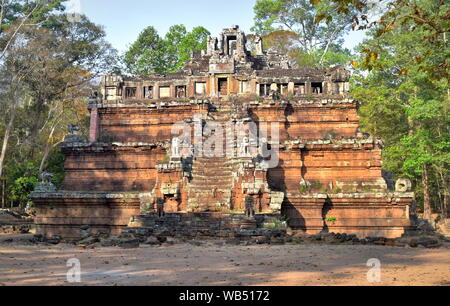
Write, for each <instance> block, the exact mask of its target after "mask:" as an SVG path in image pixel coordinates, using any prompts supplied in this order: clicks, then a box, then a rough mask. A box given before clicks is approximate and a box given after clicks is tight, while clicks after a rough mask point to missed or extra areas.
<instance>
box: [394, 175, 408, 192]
mask: <svg viewBox="0 0 450 306" xmlns="http://www.w3.org/2000/svg"><path fill="white" fill-rule="evenodd" d="M411 188H412V183H411V181H410V180H409V179H406V178H402V179H398V180H397V182H396V183H395V191H396V192H409V191H411Z"/></svg>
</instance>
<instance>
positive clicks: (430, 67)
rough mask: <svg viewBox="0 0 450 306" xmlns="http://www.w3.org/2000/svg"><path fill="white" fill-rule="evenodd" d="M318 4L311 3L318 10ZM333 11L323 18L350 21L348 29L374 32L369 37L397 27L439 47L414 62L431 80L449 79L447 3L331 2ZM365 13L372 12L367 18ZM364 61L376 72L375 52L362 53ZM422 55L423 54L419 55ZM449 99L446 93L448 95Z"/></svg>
mask: <svg viewBox="0 0 450 306" xmlns="http://www.w3.org/2000/svg"><path fill="white" fill-rule="evenodd" d="M320 2H321V1H320V0H311V3H314V4H315V5H316V6H318V7H319V6H320ZM333 2H334V3H335V5H336V10H335V11H334V12H333V13H331V12H325V14H324V18H327V19H332V20H333V19H335V18H336V15H341V16H345V17H348V18H351V20H352V28H353V29H357V30H366V29H374V31H373V32H372V34H371V35H372V36H373V37H374V38H380V39H382V37H383V36H384V35H387V34H389V33H390V32H391V31H395V30H396V29H398V28H399V27H404V26H408V30H409V31H410V32H415V33H417V37H418V38H419V39H420V40H421V41H422V42H423V44H429V45H436V46H440V47H437V48H430V49H424V50H420V52H419V53H416V54H414V56H413V57H412V59H414V60H415V61H416V62H417V63H418V64H419V65H420V66H421V69H422V70H424V71H426V72H427V73H429V74H430V75H431V77H433V78H446V79H450V62H449V61H450V54H449V50H448V48H442V45H443V44H447V42H448V39H449V38H448V36H449V34H450V33H449V31H450V30H449V29H450V2H449V1H448V0H434V1H422V0H385V1H366V0H333ZM367 12H374V13H373V14H371V16H369V15H368V14H367ZM364 51H365V57H364V61H365V63H366V66H367V67H368V68H369V69H373V68H376V65H378V63H377V59H378V53H377V51H376V50H375V49H368V48H366V49H365V50H364ZM423 51H425V52H423ZM448 95H449V96H450V89H449V92H448Z"/></svg>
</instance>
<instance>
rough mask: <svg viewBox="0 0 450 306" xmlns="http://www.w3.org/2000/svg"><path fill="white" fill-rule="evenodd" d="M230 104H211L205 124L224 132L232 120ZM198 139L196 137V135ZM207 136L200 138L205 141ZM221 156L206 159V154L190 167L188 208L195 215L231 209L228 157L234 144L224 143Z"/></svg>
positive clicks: (231, 162) (231, 179) (230, 181)
mask: <svg viewBox="0 0 450 306" xmlns="http://www.w3.org/2000/svg"><path fill="white" fill-rule="evenodd" d="M231 114H232V105H231V103H230V102H228V101H221V102H220V103H218V104H216V105H211V111H210V113H209V115H208V119H207V120H206V121H207V122H212V121H214V122H216V123H220V124H221V125H222V128H223V129H224V130H225V128H226V123H227V122H228V121H229V120H230V119H231ZM197 136H198V135H197ZM207 139H208V136H203V141H204V142H205V141H206V140H207ZM223 145H224V147H223V156H214V157H209V156H208V152H203V154H202V156H200V157H196V158H195V159H194V162H193V165H192V172H191V181H190V183H189V185H188V208H189V210H191V211H198V212H220V211H226V210H228V209H230V207H231V201H232V190H233V172H234V171H233V160H232V159H230V158H228V157H227V154H226V152H227V150H232V149H233V146H234V143H231V144H230V143H227V141H225V140H224V143H223Z"/></svg>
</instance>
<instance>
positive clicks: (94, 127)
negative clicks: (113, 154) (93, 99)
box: [89, 107, 98, 142]
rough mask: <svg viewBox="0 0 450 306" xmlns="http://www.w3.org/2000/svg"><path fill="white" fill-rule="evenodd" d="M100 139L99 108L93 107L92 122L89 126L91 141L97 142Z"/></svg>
mask: <svg viewBox="0 0 450 306" xmlns="http://www.w3.org/2000/svg"><path fill="white" fill-rule="evenodd" d="M97 139H98V108H97V107H93V108H92V109H91V124H90V128H89V142H96V141H97Z"/></svg>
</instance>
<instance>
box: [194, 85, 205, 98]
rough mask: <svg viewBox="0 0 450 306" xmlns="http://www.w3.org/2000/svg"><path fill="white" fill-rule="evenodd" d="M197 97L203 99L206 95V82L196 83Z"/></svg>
mask: <svg viewBox="0 0 450 306" xmlns="http://www.w3.org/2000/svg"><path fill="white" fill-rule="evenodd" d="M195 95H196V96H201V97H204V96H205V95H206V82H195Z"/></svg>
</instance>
